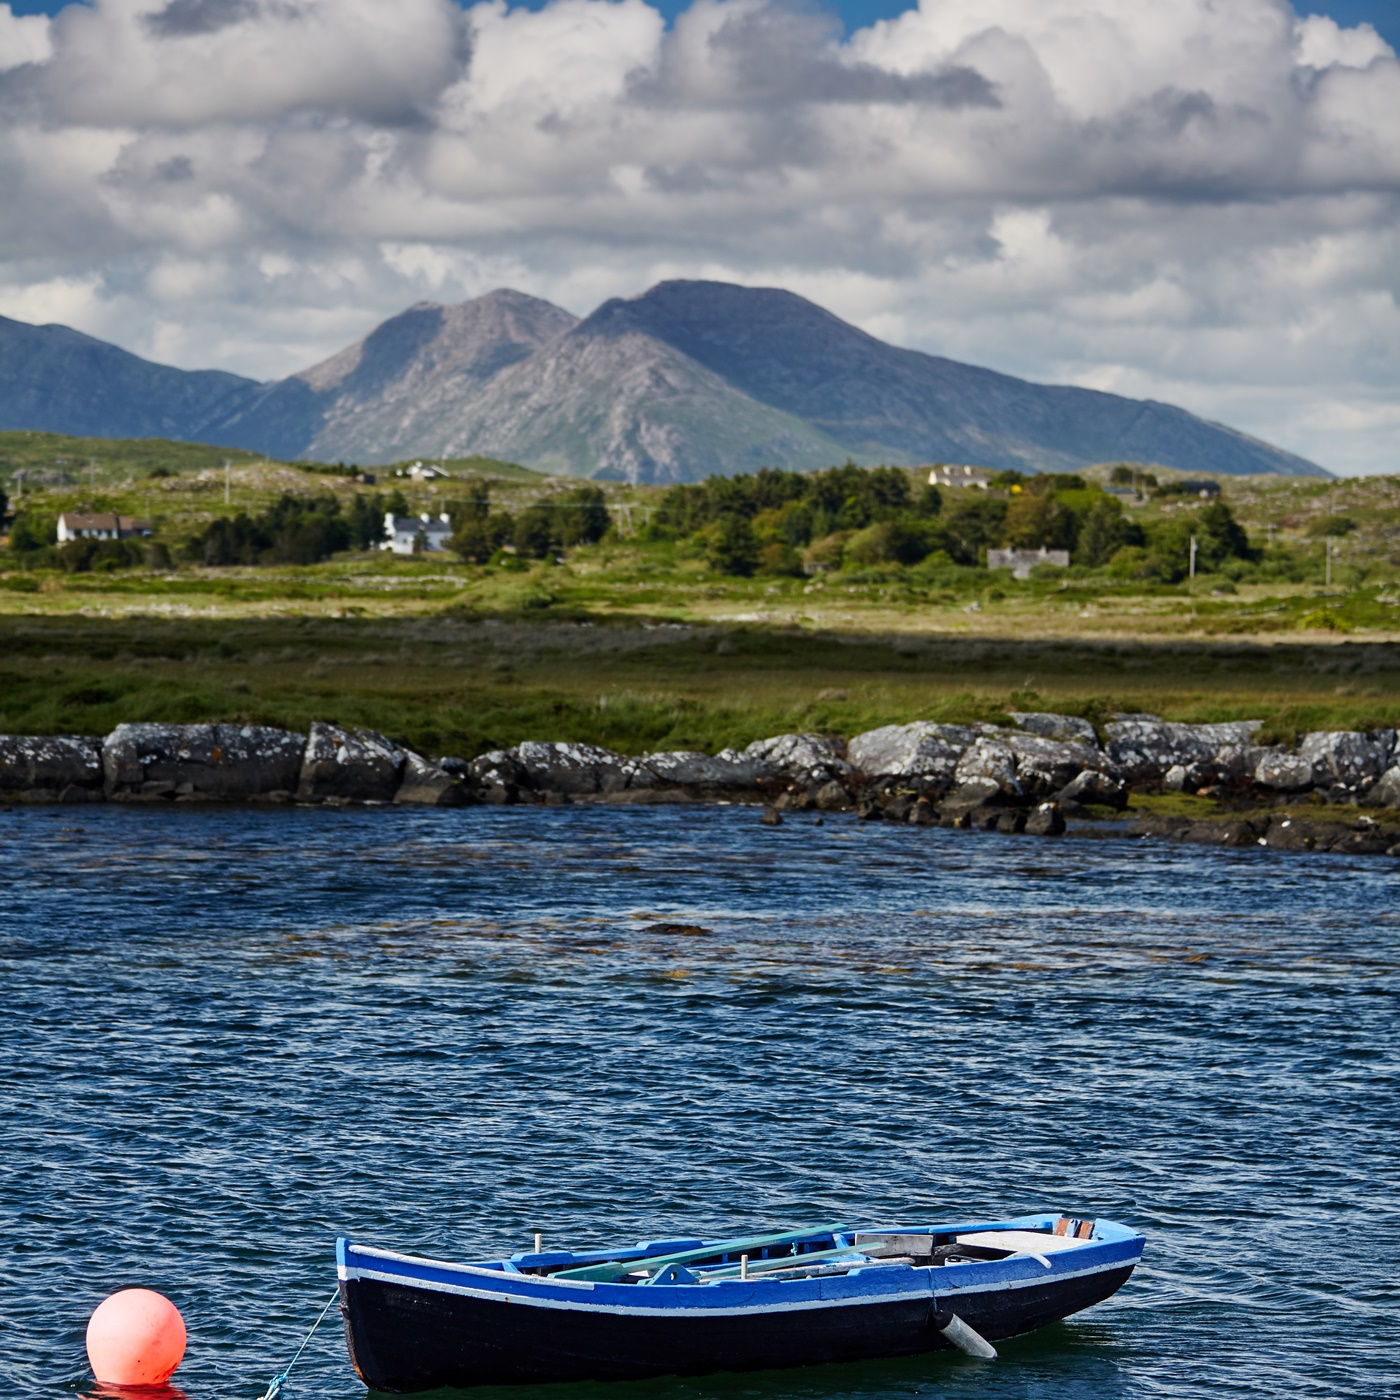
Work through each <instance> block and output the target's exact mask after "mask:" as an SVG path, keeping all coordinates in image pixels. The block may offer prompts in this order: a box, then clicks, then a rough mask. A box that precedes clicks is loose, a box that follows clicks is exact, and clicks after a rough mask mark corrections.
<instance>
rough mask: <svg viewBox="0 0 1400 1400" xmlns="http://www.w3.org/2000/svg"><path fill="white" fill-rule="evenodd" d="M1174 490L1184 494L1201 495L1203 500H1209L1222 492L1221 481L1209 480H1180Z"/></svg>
mask: <svg viewBox="0 0 1400 1400" xmlns="http://www.w3.org/2000/svg"><path fill="white" fill-rule="evenodd" d="M1172 490H1173V492H1176V491H1180V492H1181V494H1182V495H1183V496H1199V497H1200V498H1201V499H1202V500H1203V501H1208V500H1210V499H1211V498H1212V497H1213V496H1218V495H1219V494H1220V483H1219V482H1218V481H1209V480H1206V481H1178V482H1177V483H1176V484H1175V485H1174V486H1173V487H1172Z"/></svg>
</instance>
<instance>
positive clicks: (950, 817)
mask: <svg viewBox="0 0 1400 1400" xmlns="http://www.w3.org/2000/svg"><path fill="white" fill-rule="evenodd" d="M1005 801H1006V790H1005V789H1004V788H1003V787H1002V785H1001V783H1000V782H999V781H998V780H997V779H996V778H982V777H970V778H968V779H967V781H966V782H963V783H960V784H959V785H958V786H957V787H956V788H955V789H954V790H953V791H952V792H951V793H949V794H948V796H947V797H945V798H944V799H943V801H942V802H940V803H939V804H938V816H939V820H940V821H944V822H948V821H956V820H957V818H959V817H962V816H965V815H966V814H967V813H969V812H972V811H974V810H977V809H980V808H984V807H993V806H999V805H1002V804H1004V803H1005Z"/></svg>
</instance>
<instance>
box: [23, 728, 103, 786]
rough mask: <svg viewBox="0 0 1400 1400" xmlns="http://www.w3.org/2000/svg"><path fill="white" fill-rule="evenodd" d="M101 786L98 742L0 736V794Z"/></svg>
mask: <svg viewBox="0 0 1400 1400" xmlns="http://www.w3.org/2000/svg"><path fill="white" fill-rule="evenodd" d="M101 786H102V740H101V739H89V738H86V737H85V736H83V735H81V734H0V792H35V791H37V792H39V793H51V794H53V795H54V796H55V797H57V796H58V795H59V794H60V793H62V792H63V791H64V790H65V789H67V788H70V787H77V788H100V787H101Z"/></svg>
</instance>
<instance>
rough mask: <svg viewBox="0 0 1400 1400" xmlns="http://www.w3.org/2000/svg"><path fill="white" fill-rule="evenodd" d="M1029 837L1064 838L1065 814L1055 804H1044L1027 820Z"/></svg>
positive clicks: (1026, 827) (1026, 830)
mask: <svg viewBox="0 0 1400 1400" xmlns="http://www.w3.org/2000/svg"><path fill="white" fill-rule="evenodd" d="M1025 832H1026V835H1027V836H1063V835H1064V832H1065V818H1064V813H1063V812H1061V811H1060V809H1059V807H1057V806H1056V805H1055V803H1053V802H1042V803H1041V804H1040V806H1039V807H1037V808H1036V809H1035V811H1033V812H1032V813H1031V814H1030V815H1029V816H1028V817H1027V818H1026V826H1025Z"/></svg>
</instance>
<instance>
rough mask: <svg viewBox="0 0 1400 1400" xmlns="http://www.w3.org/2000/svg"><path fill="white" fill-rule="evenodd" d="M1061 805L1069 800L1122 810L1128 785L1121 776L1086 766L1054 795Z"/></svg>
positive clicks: (1126, 800)
mask: <svg viewBox="0 0 1400 1400" xmlns="http://www.w3.org/2000/svg"><path fill="white" fill-rule="evenodd" d="M1055 800H1056V801H1057V802H1058V803H1060V805H1061V807H1063V806H1064V805H1066V804H1067V803H1070V802H1076V803H1080V804H1081V805H1088V804H1090V803H1094V804H1096V805H1098V806H1103V807H1113V808H1115V809H1117V810H1118V811H1120V812H1121V811H1122V810H1123V808H1124V807H1126V806H1127V805H1128V785H1127V783H1125V782H1124V781H1123V779H1122V778H1116V777H1114V776H1113V775H1112V774H1111V773H1104V772H1100V771H1099V770H1098V769H1095V768H1086V769H1085V770H1084V771H1083V772H1082V773H1080V774H1079V776H1078V777H1076V778H1071V779H1070V781H1069V782H1067V783H1066V784H1065V785H1064V787H1062V788H1061V789H1060V791H1059V792H1058V793H1056V795H1055Z"/></svg>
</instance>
